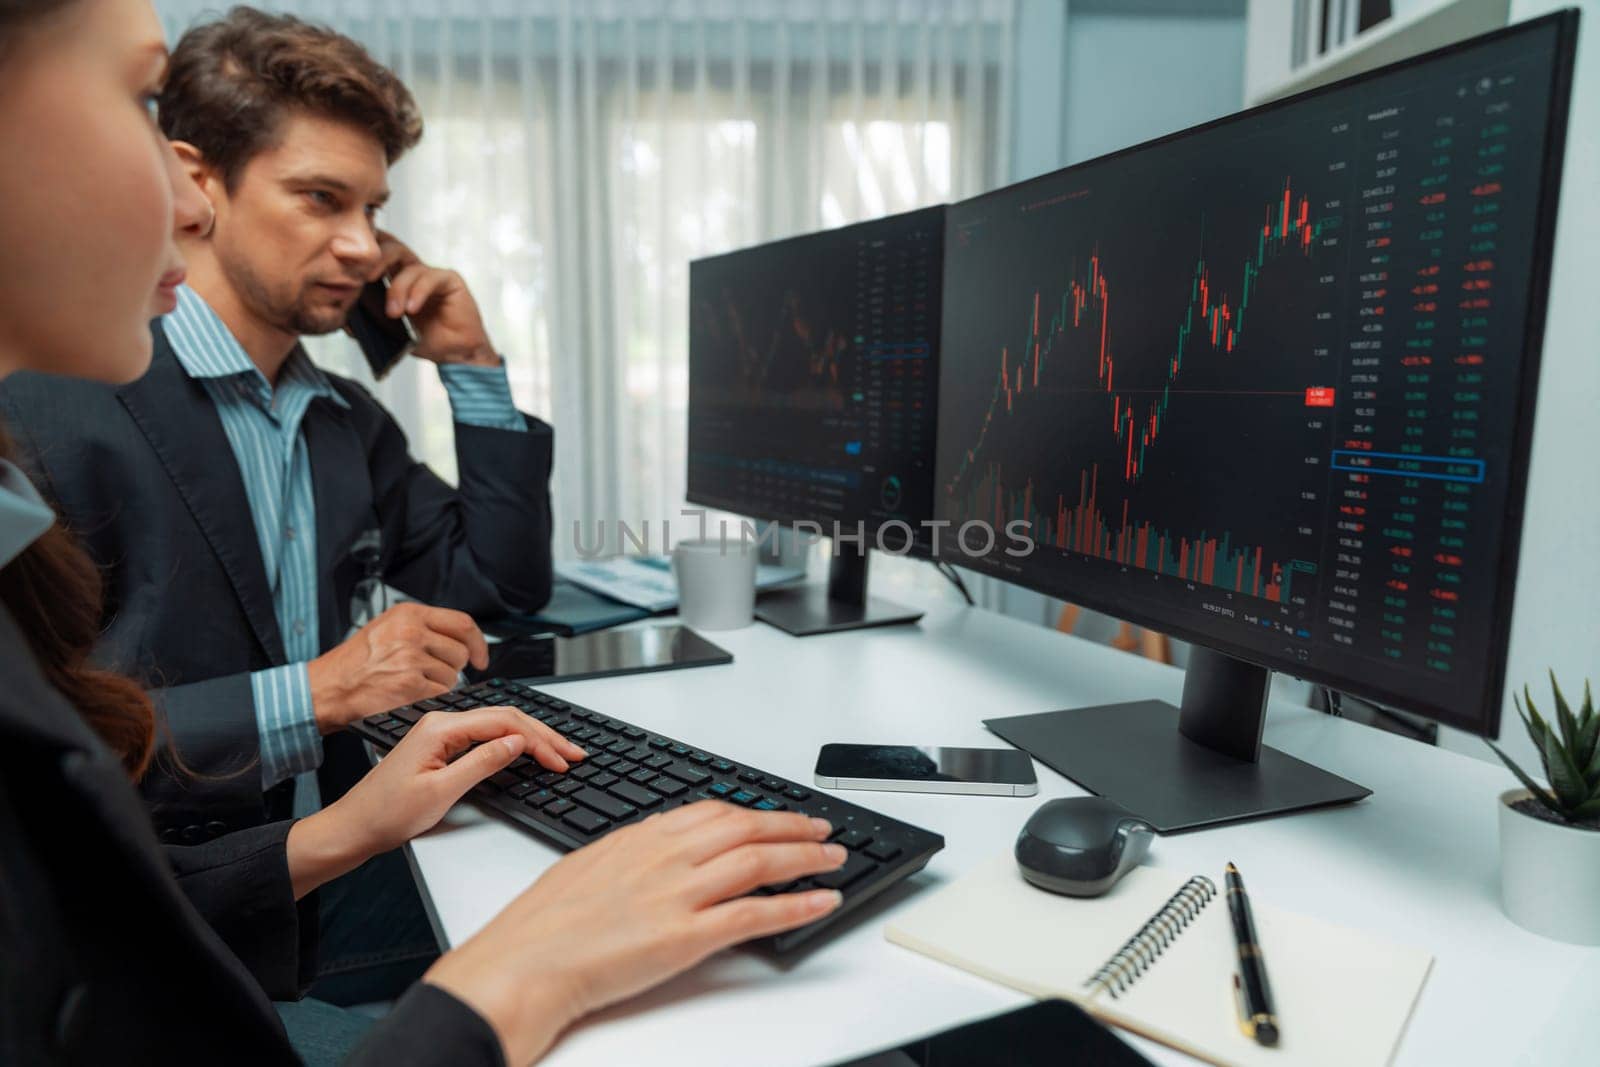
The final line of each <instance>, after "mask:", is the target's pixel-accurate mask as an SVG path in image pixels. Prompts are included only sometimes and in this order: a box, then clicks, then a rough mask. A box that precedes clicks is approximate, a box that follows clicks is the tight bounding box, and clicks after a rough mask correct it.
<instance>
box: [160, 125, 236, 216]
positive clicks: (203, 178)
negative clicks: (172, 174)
mask: <svg viewBox="0 0 1600 1067" xmlns="http://www.w3.org/2000/svg"><path fill="white" fill-rule="evenodd" d="M172 150H173V151H174V152H176V153H177V155H178V162H179V163H181V164H183V169H184V170H186V171H187V172H188V173H189V180H190V181H192V182H194V184H195V185H196V186H198V187H199V189H200V192H201V193H203V194H204V195H205V198H206V199H207V200H208V201H210V203H211V208H212V211H213V212H215V210H216V207H217V202H218V201H219V200H221V199H223V198H224V197H225V196H226V194H227V189H226V187H225V186H224V183H223V181H222V175H221V174H219V173H217V170H216V168H215V167H213V166H211V164H209V163H207V162H206V160H205V157H204V156H202V155H201V154H200V149H198V148H196V147H195V146H194V145H192V144H190V143H189V142H188V141H173V142H172Z"/></svg>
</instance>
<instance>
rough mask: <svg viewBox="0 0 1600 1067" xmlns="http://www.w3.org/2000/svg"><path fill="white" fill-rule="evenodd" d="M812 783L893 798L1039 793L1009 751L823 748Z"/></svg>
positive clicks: (1018, 756) (1028, 766) (1029, 772)
mask: <svg viewBox="0 0 1600 1067" xmlns="http://www.w3.org/2000/svg"><path fill="white" fill-rule="evenodd" d="M816 782H817V784H818V785H819V786H821V787H822V788H824V789H881V790H887V791H889V792H895V793H966V794H969V795H973V794H976V795H982V796H996V797H1031V796H1033V795H1034V794H1036V793H1038V792H1039V779H1038V777H1037V776H1036V775H1035V774H1034V773H1033V760H1032V758H1030V757H1029V755H1028V754H1027V753H1026V752H1022V751H1019V750H1017V749H1014V748H931V747H920V746H915V745H837V744H833V745H823V746H822V751H821V752H820V753H818V754H817V769H816Z"/></svg>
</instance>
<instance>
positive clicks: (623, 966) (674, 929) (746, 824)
mask: <svg viewBox="0 0 1600 1067" xmlns="http://www.w3.org/2000/svg"><path fill="white" fill-rule="evenodd" d="M831 832H832V827H830V826H829V825H828V823H827V822H826V821H824V820H822V819H812V818H809V817H807V816H805V815H801V814H798V813H796V812H758V811H751V810H748V809H745V808H737V807H734V806H732V805H730V804H724V803H722V802H720V801H703V802H701V803H698V804H691V805H689V806H687V807H683V808H679V809H677V810H676V811H671V812H667V813H666V814H662V815H655V816H652V817H651V818H648V819H646V820H644V821H643V822H640V823H637V824H635V825H633V826H627V827H624V828H622V829H620V830H616V831H613V832H612V833H610V834H607V835H606V836H605V837H603V838H601V839H600V840H599V841H597V842H595V843H594V844H592V845H589V846H587V847H585V848H582V849H579V850H578V851H577V852H574V853H572V854H571V855H569V856H567V857H565V858H564V859H562V860H561V861H560V862H559V863H557V864H556V865H555V866H554V867H552V868H550V870H548V871H546V872H545V874H544V876H543V877H542V878H540V879H539V880H538V881H537V882H535V883H534V884H533V885H532V886H531V887H530V888H528V889H527V890H526V891H525V892H523V894H522V895H521V896H519V897H518V898H517V899H516V900H514V901H512V903H511V904H510V905H509V906H508V907H507V908H506V909H505V910H504V911H502V912H501V913H500V914H499V915H498V916H496V917H495V918H494V919H492V920H491V921H490V922H489V923H488V925H487V926H485V927H484V928H483V930H482V931H480V932H479V933H478V934H477V935H476V936H474V937H473V938H472V939H470V940H469V941H467V942H466V943H465V944H463V945H462V946H461V947H459V948H457V949H455V950H453V951H451V952H449V953H447V954H446V955H445V956H443V957H442V958H440V960H439V961H438V962H437V963H435V964H434V965H433V967H432V968H430V969H429V971H428V973H427V974H426V975H425V976H424V980H425V981H428V982H432V983H434V984H435V985H438V986H439V987H441V988H443V989H445V990H447V991H449V992H450V993H452V994H453V995H455V996H456V997H458V998H459V999H461V1000H462V1001H464V1002H466V1003H467V1004H469V1005H471V1006H472V1007H473V1008H474V1009H475V1010H476V1011H478V1012H479V1014H481V1015H482V1016H483V1017H484V1018H485V1019H487V1020H488V1021H489V1023H490V1025H491V1026H493V1027H494V1029H495V1031H496V1033H498V1034H499V1035H500V1041H501V1043H502V1045H504V1047H505V1050H506V1061H507V1062H508V1063H510V1064H512V1065H513V1067H516V1065H520V1064H526V1063H531V1062H533V1061H534V1060H536V1059H538V1058H539V1057H540V1056H542V1055H543V1054H544V1052H545V1051H546V1050H547V1049H548V1048H549V1047H550V1045H551V1044H552V1043H554V1041H555V1039H556V1037H557V1036H558V1035H559V1034H560V1032H561V1031H562V1030H563V1029H564V1028H565V1027H566V1026H567V1025H568V1024H570V1023H571V1022H573V1021H575V1020H577V1019H579V1018H581V1017H582V1016H584V1015H588V1014H589V1013H591V1012H594V1011H598V1010H599V1009H601V1008H603V1007H605V1006H607V1005H609V1004H614V1003H616V1002H617V1001H620V1000H625V999H626V998H628V997H631V996H633V995H635V994H637V993H640V992H643V991H644V990H646V989H649V988H650V987H651V986H654V985H657V984H659V983H661V982H663V981H665V980H666V979H668V978H670V977H672V976H673V975H675V974H677V973H679V972H680V971H684V970H687V969H688V968H690V967H692V966H694V965H695V964H696V963H699V962H700V961H701V960H703V959H705V958H706V957H707V956H710V955H712V954H713V953H716V952H718V951H720V950H722V949H724V948H727V947H729V946H731V945H736V944H739V943H740V942H743V941H749V940H752V939H754V938H759V937H767V936H770V935H772V934H777V933H782V932H783V931H785V930H791V929H793V928H795V927H798V926H804V925H805V924H806V923H809V922H812V921H814V920H816V919H819V918H821V917H822V916H824V915H826V914H828V912H830V911H832V910H833V909H835V908H837V907H838V906H839V903H840V899H841V898H840V895H839V894H838V892H836V891H834V890H831V889H822V890H812V891H810V892H806V893H787V894H774V895H771V896H750V895H748V894H749V893H751V891H752V890H755V889H758V888H760V887H762V886H768V885H784V884H787V883H789V882H792V881H794V880H795V879H797V878H803V877H806V876H807V875H813V874H821V873H823V872H826V871H831V870H835V869H837V868H838V867H839V866H840V865H841V864H843V863H844V860H845V856H846V852H845V849H844V848H843V846H840V845H836V844H826V843H825V842H826V840H827V837H828V835H829V834H830V833H831Z"/></svg>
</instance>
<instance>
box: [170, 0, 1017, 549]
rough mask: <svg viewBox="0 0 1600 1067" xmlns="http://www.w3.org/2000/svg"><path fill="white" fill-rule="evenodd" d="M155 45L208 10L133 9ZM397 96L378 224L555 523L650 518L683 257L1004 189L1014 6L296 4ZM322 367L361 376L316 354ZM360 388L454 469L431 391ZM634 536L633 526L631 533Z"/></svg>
mask: <svg viewBox="0 0 1600 1067" xmlns="http://www.w3.org/2000/svg"><path fill="white" fill-rule="evenodd" d="M156 6H157V10H158V11H160V12H161V14H162V16H163V19H164V20H165V22H166V24H167V28H168V33H169V38H170V39H171V40H173V41H175V40H176V38H177V36H178V35H179V34H181V33H182V31H183V29H184V28H185V27H186V26H188V25H190V24H191V23H192V22H193V21H194V20H195V19H196V18H198V17H201V16H202V15H203V14H204V13H208V12H213V13H214V12H216V11H217V10H219V9H220V8H219V5H218V4H216V3H214V2H212V3H195V2H190V0H157V4H156ZM260 6H262V7H264V8H268V9H272V10H283V11H289V12H292V13H294V14H298V15H301V16H303V17H306V18H309V19H312V20H314V21H318V22H322V23H325V24H327V25H331V26H332V27H334V28H335V29H337V30H339V31H341V32H343V33H347V34H349V35H350V36H352V37H354V38H356V39H358V40H360V41H362V42H363V43H364V44H366V45H367V46H368V48H369V49H370V50H371V51H372V52H373V54H374V55H375V56H376V57H377V58H378V59H379V60H380V61H382V62H384V63H387V64H388V65H390V66H391V67H392V68H393V69H394V70H395V71H396V72H397V73H398V74H399V75H400V76H401V78H402V79H403V80H404V81H405V82H406V84H407V85H409V86H410V87H411V90H412V91H413V92H414V93H415V94H416V96H417V99H418V101H419V103H420V105H421V107H422V111H423V115H424V119H425V122H426V133H425V135H424V138H423V142H422V144H421V145H420V146H419V147H418V148H417V149H416V150H415V151H414V152H413V153H412V154H411V155H410V156H408V157H407V158H406V159H405V160H403V161H402V162H401V163H400V164H399V165H398V166H397V167H396V169H395V171H394V173H393V175H392V176H391V181H392V184H393V189H394V200H393V202H392V205H391V206H390V207H389V208H388V209H386V211H385V213H384V217H383V220H382V222H383V225H384V226H385V227H386V228H388V229H391V230H392V231H394V232H395V233H396V234H397V235H399V236H400V237H402V238H403V239H405V240H406V241H408V242H409V243H411V244H412V245H413V246H414V247H415V248H416V249H417V250H418V252H419V253H420V254H421V255H422V256H423V257H424V258H425V259H427V260H429V261H430V262H435V263H439V264H445V265H448V266H451V267H454V268H456V269H458V270H460V271H461V272H462V274H463V275H464V276H465V277H466V278H467V280H468V282H469V284H470V285H471V287H472V289H473V291H474V293H476V294H477V297H478V300H479V302H480V303H481V304H482V306H483V308H484V311H485V313H486V316H487V319H488V322H489V326H490V329H491V332H492V336H493V337H494V339H495V341H496V343H497V345H498V346H499V347H500V348H501V349H502V351H504V352H505V354H506V356H507V359H508V362H509V366H510V375H511V383H512V389H513V392H514V393H515V395H516V398H517V401H518V403H519V404H520V405H521V406H522V407H524V408H525V409H527V410H529V411H532V412H534V413H536V414H538V415H540V416H541V417H544V418H547V419H549V420H550V421H551V422H552V423H553V424H554V425H555V427H556V454H557V469H556V475H555V479H554V492H555V497H556V518H557V523H558V525H557V530H558V533H557V537H556V542H557V544H556V548H557V552H558V555H570V554H571V552H572V524H573V522H574V521H575V520H579V519H581V520H583V521H585V522H586V523H588V522H592V521H593V520H596V519H602V518H603V519H606V520H608V521H610V520H615V519H625V520H627V521H629V522H630V524H633V523H636V522H638V521H639V520H642V519H646V518H649V519H652V520H659V519H661V518H672V517H676V516H677V514H678V511H679V508H680V507H681V506H682V501H683V491H684V487H683V482H684V449H685V428H684V416H685V410H686V401H687V398H686V381H687V375H686V344H687V335H688V327H687V306H688V294H687V286H688V269H687V268H688V262H689V260H690V259H692V258H695V257H698V256H701V255H706V254H710V253H714V252H719V251H724V250H726V249H730V248H735V247H738V246H741V245H745V244H752V243H755V242H759V241H764V240H768V239H772V238H777V237H783V236H787V235H790V234H793V233H798V232H802V231H806V230H812V229H817V228H821V227H828V226H837V225H840V224H843V223H846V222H853V221H857V220H860V219H865V218H871V217H874V216H878V215H883V214H888V213H892V212H896V211H903V210H906V209H909V208H913V207H918V206H922V205H926V204H932V203H938V202H941V201H946V200H950V199H956V198H960V197H964V196H969V195H971V194H973V193H976V192H979V191H982V190H984V189H987V188H990V187H992V186H994V185H996V184H999V183H1000V182H1002V181H1004V180H1005V178H1006V169H1007V167H1006V161H1007V159H1008V158H1009V145H1008V144H1007V131H1008V126H1009V113H1008V112H1009V99H1008V97H1009V94H1010V90H1011V71H1010V64H1011V54H1012V48H1013V42H1012V40H1011V33H1012V16H1013V7H1014V0H745V2H739V0H698V2H694V0H596V2H590V3H578V2H575V0H399V2H398V3H397V2H393V0H386V2H380V0H299V2H289V3H267V4H262V5H260ZM316 354H317V356H318V358H319V359H320V360H322V361H323V362H324V363H325V364H326V365H329V366H331V367H334V368H336V369H339V370H341V371H344V372H346V373H351V374H353V375H356V376H358V377H362V378H365V372H364V370H363V369H361V368H360V359H359V356H358V355H357V354H356V353H355V351H354V349H353V346H352V345H350V344H348V343H345V342H344V341H343V340H342V339H327V340H324V341H323V342H320V343H319V344H318V345H317V346H316ZM376 391H377V393H378V394H379V396H380V397H382V398H383V400H384V401H385V402H386V403H388V404H389V405H390V407H391V409H392V410H394V411H395V412H396V414H397V415H398V416H399V417H400V419H401V421H402V423H403V424H404V426H405V427H406V430H407V432H408V434H409V435H410V437H411V441H412V447H413V449H414V450H415V451H416V453H417V454H418V455H420V456H421V457H423V458H424V459H426V460H427V461H428V462H430V463H432V464H433V465H434V466H435V468H436V469H438V470H440V471H441V472H443V473H445V474H447V475H448V474H450V473H451V472H453V470H454V463H453V458H452V441H451V428H450V420H449V416H448V407H447V405H446V402H445V399H444V395H443V391H442V389H441V388H440V387H439V385H438V382H437V378H436V375H435V374H434V373H433V372H432V370H431V369H430V368H426V367H420V366H406V367H403V368H402V369H401V370H398V371H396V372H395V374H394V375H392V376H391V378H390V379H389V380H387V381H385V382H382V383H380V384H379V385H378V386H377V387H376ZM652 525H654V523H652Z"/></svg>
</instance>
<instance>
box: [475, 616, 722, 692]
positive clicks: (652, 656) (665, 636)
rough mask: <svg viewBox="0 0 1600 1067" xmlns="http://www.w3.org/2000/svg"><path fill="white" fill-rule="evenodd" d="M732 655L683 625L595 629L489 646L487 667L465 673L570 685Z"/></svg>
mask: <svg viewBox="0 0 1600 1067" xmlns="http://www.w3.org/2000/svg"><path fill="white" fill-rule="evenodd" d="M732 662H733V655H732V653H730V652H728V651H727V650H726V649H723V648H721V647H720V646H718V645H714V644H712V643H711V642H710V641H707V640H706V639H705V638H703V637H701V636H700V635H699V634H697V633H695V632H694V631H693V630H691V629H689V628H688V627H687V626H651V627H646V628H643V629H638V630H600V631H597V632H595V633H588V634H583V635H581V636H578V637H516V638H512V639H510V640H507V641H501V642H498V643H497V644H493V645H490V646H489V666H488V667H487V668H486V669H484V670H481V671H480V670H476V669H474V668H473V667H471V666H469V667H468V668H467V669H466V671H465V672H464V673H465V675H466V678H467V681H469V682H482V681H485V680H487V679H490V678H509V679H513V680H515V681H519V682H555V681H562V682H574V681H577V680H578V679H580V678H605V677H609V676H610V675H614V674H639V673H643V672H645V671H670V670H677V669H679V668H682V667H706V666H711V665H713V664H718V663H732Z"/></svg>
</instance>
